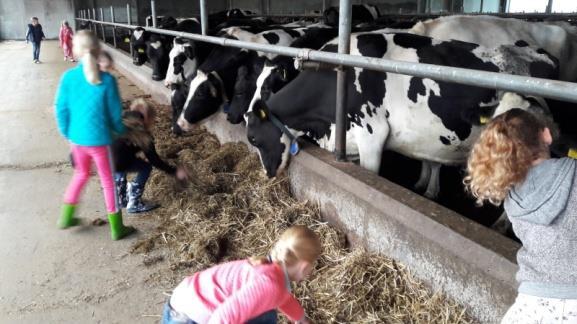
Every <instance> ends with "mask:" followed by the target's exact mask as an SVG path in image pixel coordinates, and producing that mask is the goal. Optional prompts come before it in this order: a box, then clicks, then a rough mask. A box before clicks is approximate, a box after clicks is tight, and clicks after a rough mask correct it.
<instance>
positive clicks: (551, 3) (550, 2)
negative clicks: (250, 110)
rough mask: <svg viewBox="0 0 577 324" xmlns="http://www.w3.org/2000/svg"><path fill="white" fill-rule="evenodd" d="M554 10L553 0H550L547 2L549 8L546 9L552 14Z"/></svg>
mask: <svg viewBox="0 0 577 324" xmlns="http://www.w3.org/2000/svg"><path fill="white" fill-rule="evenodd" d="M552 11H553V0H549V2H548V3H547V8H546V9H545V12H546V13H548V14H550V13H551V12H552Z"/></svg>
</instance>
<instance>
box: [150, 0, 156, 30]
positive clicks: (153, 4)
mask: <svg viewBox="0 0 577 324" xmlns="http://www.w3.org/2000/svg"><path fill="white" fill-rule="evenodd" d="M150 11H151V12H152V27H154V28H156V2H155V1H154V0H150Z"/></svg>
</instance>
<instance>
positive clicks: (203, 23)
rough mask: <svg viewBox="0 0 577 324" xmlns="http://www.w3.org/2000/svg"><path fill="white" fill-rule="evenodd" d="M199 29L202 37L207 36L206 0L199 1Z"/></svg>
mask: <svg viewBox="0 0 577 324" xmlns="http://www.w3.org/2000/svg"><path fill="white" fill-rule="evenodd" d="M200 29H201V31H202V34H203V35H207V34H208V11H207V10H206V0H200Z"/></svg>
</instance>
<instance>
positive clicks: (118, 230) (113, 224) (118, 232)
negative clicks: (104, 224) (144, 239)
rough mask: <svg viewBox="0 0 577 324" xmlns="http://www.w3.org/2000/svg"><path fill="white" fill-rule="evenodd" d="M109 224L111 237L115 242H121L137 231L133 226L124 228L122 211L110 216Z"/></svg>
mask: <svg viewBox="0 0 577 324" xmlns="http://www.w3.org/2000/svg"><path fill="white" fill-rule="evenodd" d="M108 222H109V223H110V237H111V238H112V240H113V241H116V240H120V239H121V238H123V237H125V236H128V235H130V234H132V233H134V232H135V231H136V229H135V228H134V227H132V226H124V224H123V223H122V212H121V211H117V212H116V213H112V214H108Z"/></svg>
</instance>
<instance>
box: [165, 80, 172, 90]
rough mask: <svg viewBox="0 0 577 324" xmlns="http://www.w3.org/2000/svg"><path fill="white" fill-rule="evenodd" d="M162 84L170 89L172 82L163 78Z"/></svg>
mask: <svg viewBox="0 0 577 324" xmlns="http://www.w3.org/2000/svg"><path fill="white" fill-rule="evenodd" d="M164 86H165V87H167V88H170V89H172V87H171V86H172V82H170V81H168V80H166V79H165V80H164ZM172 90H174V89H172Z"/></svg>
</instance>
